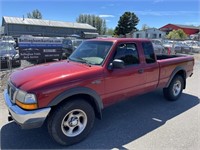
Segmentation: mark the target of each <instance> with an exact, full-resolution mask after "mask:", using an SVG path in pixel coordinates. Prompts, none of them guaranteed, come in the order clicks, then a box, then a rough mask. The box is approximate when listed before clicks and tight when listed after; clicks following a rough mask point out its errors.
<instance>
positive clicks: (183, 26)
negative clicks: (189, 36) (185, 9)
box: [172, 24, 199, 29]
mask: <svg viewBox="0 0 200 150" xmlns="http://www.w3.org/2000/svg"><path fill="white" fill-rule="evenodd" d="M172 25H175V26H179V27H181V28H191V29H199V27H196V26H193V25H181V24H172Z"/></svg>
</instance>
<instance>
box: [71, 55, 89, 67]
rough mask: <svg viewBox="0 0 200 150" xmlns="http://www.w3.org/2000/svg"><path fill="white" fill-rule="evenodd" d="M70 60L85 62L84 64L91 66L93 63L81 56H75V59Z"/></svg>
mask: <svg viewBox="0 0 200 150" xmlns="http://www.w3.org/2000/svg"><path fill="white" fill-rule="evenodd" d="M69 60H72V61H76V62H80V63H83V64H87V65H88V66H89V67H91V63H90V62H89V61H88V60H86V59H83V58H81V57H77V58H73V59H72V58H70V59H69Z"/></svg>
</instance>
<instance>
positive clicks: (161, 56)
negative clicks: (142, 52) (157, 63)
mask: <svg viewBox="0 0 200 150" xmlns="http://www.w3.org/2000/svg"><path fill="white" fill-rule="evenodd" d="M184 56H185V55H164V54H158V55H156V57H157V60H162V59H169V58H177V57H184Z"/></svg>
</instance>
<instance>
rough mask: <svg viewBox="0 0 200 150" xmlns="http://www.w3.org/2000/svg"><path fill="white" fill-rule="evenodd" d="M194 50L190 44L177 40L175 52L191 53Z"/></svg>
mask: <svg viewBox="0 0 200 150" xmlns="http://www.w3.org/2000/svg"><path fill="white" fill-rule="evenodd" d="M191 52H192V47H191V46H188V45H187V44H185V43H184V42H177V43H176V44H175V53H186V54H190V53H191Z"/></svg>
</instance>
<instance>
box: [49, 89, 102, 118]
mask: <svg viewBox="0 0 200 150" xmlns="http://www.w3.org/2000/svg"><path fill="white" fill-rule="evenodd" d="M78 94H87V95H89V96H91V97H92V98H93V100H94V103H95V106H96V109H97V110H96V111H97V112H98V117H100V118H101V116H102V109H103V103H102V100H101V98H100V96H99V95H98V94H97V93H96V91H94V90H92V89H90V88H87V87H76V88H72V89H69V90H67V91H64V92H63V93H61V94H60V95H58V96H57V97H56V98H54V99H53V100H52V101H51V102H50V103H49V104H48V106H55V105H57V104H59V103H60V102H62V101H63V100H65V99H66V98H69V97H70V96H75V95H78Z"/></svg>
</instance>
